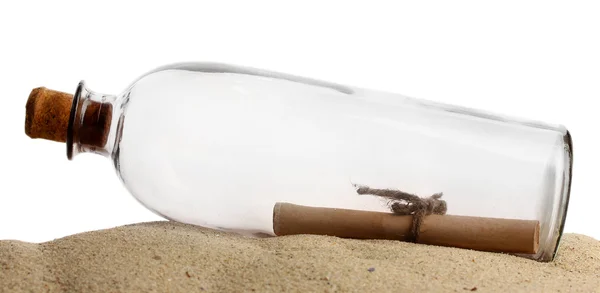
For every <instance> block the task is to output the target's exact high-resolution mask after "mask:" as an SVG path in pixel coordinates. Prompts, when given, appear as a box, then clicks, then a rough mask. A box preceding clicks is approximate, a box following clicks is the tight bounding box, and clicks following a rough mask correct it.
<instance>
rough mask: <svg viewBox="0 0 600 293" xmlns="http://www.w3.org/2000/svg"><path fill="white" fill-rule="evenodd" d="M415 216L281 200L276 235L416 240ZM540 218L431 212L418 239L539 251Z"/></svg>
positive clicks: (476, 247) (275, 211)
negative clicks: (300, 203) (311, 205)
mask: <svg viewBox="0 0 600 293" xmlns="http://www.w3.org/2000/svg"><path fill="white" fill-rule="evenodd" d="M412 218H413V216H411V215H409V216H399V215H395V214H393V213H383V212H372V211H360V210H348V209H337V208H324V207H309V206H302V205H296V204H291V203H276V204H275V207H274V209H273V230H274V232H275V235H277V236H284V235H297V234H313V235H329V236H336V237H341V238H354V239H387V240H400V241H409V240H410V239H412V235H411V231H410V229H411V225H412V220H413V219H412ZM539 231H540V224H539V221H535V220H517V219H501V218H482V217H468V216H455V215H430V216H426V217H425V218H424V219H423V223H422V224H421V228H420V235H419V238H418V239H417V240H416V242H417V243H421V244H429V245H437V246H449V247H457V248H465V249H473V250H479V251H489V252H503V253H522V254H535V253H537V251H538V248H539Z"/></svg>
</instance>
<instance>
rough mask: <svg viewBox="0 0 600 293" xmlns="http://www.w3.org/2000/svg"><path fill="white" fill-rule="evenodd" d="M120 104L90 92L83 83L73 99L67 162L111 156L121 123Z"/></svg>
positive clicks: (112, 97)
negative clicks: (81, 157) (78, 157)
mask: <svg viewBox="0 0 600 293" xmlns="http://www.w3.org/2000/svg"><path fill="white" fill-rule="evenodd" d="M121 118H122V111H121V107H120V101H119V100H118V98H117V97H116V96H114V95H106V94H102V93H96V92H93V91H91V90H89V89H88V88H87V87H86V85H85V83H84V82H83V81H82V82H80V83H79V86H78V87H77V91H76V92H75V95H74V96H73V104H72V106H71V113H70V117H69V125H68V129H67V141H66V143H67V158H68V159H69V160H72V159H73V158H74V157H75V156H76V155H78V154H81V153H95V154H100V155H102V156H105V157H110V156H112V153H113V150H114V149H115V143H116V142H117V140H118V136H119V135H118V132H119V131H118V128H119V126H118V125H119V124H121V122H122V119H121Z"/></svg>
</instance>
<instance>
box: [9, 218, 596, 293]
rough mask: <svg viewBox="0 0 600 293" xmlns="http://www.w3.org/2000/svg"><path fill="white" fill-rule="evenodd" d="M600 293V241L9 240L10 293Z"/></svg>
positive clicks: (169, 231)
mask: <svg viewBox="0 0 600 293" xmlns="http://www.w3.org/2000/svg"><path fill="white" fill-rule="evenodd" d="M470 291H477V292H600V241H597V240H595V239H592V238H589V237H586V236H582V235H576V234H567V235H565V237H564V240H563V243H562V245H561V249H560V251H559V256H558V258H557V259H556V260H555V261H554V262H552V263H538V262H535V261H531V260H527V259H522V258H518V257H514V256H508V255H502V254H494V253H484V252H477V251H469V250H462V249H454V248H445V247H433V246H426V245H417V244H411V243H404V242H398V241H380V240H378V241H364V240H362V241H361V240H352V239H340V238H334V237H326V236H310V235H306V236H305V235H302V236H286V237H277V238H262V239H249V238H244V237H242V236H238V235H235V234H228V233H224V232H217V231H212V230H208V229H202V228H198V227H194V226H189V225H184V224H179V223H174V222H152V223H142V224H136V225H128V226H123V227H117V228H113V229H108V230H101V231H93V232H87V233H82V234H77V235H72V236H69V237H65V238H62V239H57V240H54V241H51V242H47V243H42V244H32V243H25V242H20V241H0V292H103V293H106V292H470Z"/></svg>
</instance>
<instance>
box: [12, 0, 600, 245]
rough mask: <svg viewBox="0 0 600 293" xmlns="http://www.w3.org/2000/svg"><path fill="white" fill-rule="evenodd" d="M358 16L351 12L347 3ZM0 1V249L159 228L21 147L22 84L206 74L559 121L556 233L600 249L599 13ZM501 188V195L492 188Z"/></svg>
mask: <svg viewBox="0 0 600 293" xmlns="http://www.w3.org/2000/svg"><path fill="white" fill-rule="evenodd" d="M357 2H358V3H361V4H360V5H358V4H353V3H357ZM160 3H161V4H152V2H150V1H140V2H133V1H131V2H127V1H97V2H96V4H89V2H84V1H71V2H67V1H3V2H2V4H0V32H1V34H0V85H1V95H2V97H1V101H2V104H1V107H0V130H1V131H0V134H1V137H2V151H3V152H2V153H3V160H2V163H1V164H0V170H1V172H2V174H1V177H0V178H1V179H0V180H1V181H0V183H1V184H0V239H18V240H23V241H33V242H40V241H48V240H51V239H54V238H58V237H63V236H66V235H70V234H73V233H79V232H84V231H89V230H95V229H103V228H110V227H114V226H118V225H123V224H129V223H136V222H141V221H152V220H161V218H159V217H157V216H155V215H154V214H152V213H151V212H149V211H147V210H146V209H145V208H143V207H142V206H141V205H139V204H138V203H137V202H136V201H135V200H134V199H133V198H132V197H131V196H130V195H129V194H128V193H127V192H126V191H125V189H124V188H123V187H122V185H121V182H120V181H119V180H118V179H117V177H116V174H115V172H114V170H113V169H112V165H111V164H110V161H109V160H108V159H106V158H104V157H100V156H96V155H81V156H78V157H76V159H75V160H74V161H68V160H67V158H66V154H65V152H66V149H65V145H64V144H60V143H54V142H49V141H42V140H32V139H29V138H28V137H27V136H26V135H25V133H24V120H25V103H26V100H27V97H28V95H29V92H30V91H31V89H33V88H34V87H38V86H46V87H49V88H52V89H56V90H61V91H67V92H71V93H72V92H73V91H74V90H75V87H76V86H77V83H78V82H79V81H80V80H82V79H83V80H86V82H87V83H88V86H89V87H90V88H92V89H93V90H96V91H100V92H104V93H112V94H117V93H119V92H120V91H121V90H123V89H124V87H126V86H127V85H129V83H130V82H131V81H133V79H135V78H137V77H138V76H139V75H141V74H143V73H145V72H146V71H147V70H150V69H153V68H155V67H157V66H160V65H163V64H167V63H172V62H179V61H216V62H225V63H232V64H238V65H246V66H252V67H259V68H265V69H270V70H275V71H280V72H287V73H292V74H296V75H303V76H308V77H313V78H317V79H323V80H327V81H333V82H337V83H342V84H346V85H354V86H360V87H365V88H372V89H377V90H384V91H390V92H396V93H400V94H404V95H407V96H411V97H415V98H422V99H429V100H434V101H439V102H444V103H451V104H457V105H461V106H467V107H474V108H479V109H484V110H491V111H494V112H498V113H503V114H509V115H516V116H520V117H525V118H530V119H536V120H542V121H546V122H551V123H559V124H564V125H566V126H567V127H568V129H569V130H570V131H571V133H572V135H573V139H574V157H575V166H574V178H573V187H572V194H571V196H572V201H571V205H570V210H569V213H568V218H567V225H566V232H576V233H582V234H586V235H589V236H593V237H595V238H597V239H600V225H598V223H600V212H599V211H598V206H600V195H599V191H598V190H599V189H600V188H599V187H598V184H599V183H600V177H599V172H598V169H599V167H598V166H599V165H600V155H599V152H600V140H599V138H598V137H599V135H598V133H599V132H598V128H599V127H600V117H599V116H598V114H597V113H598V107H597V105H596V101H597V100H598V98H599V97H600V17H599V15H600V5H599V4H598V3H600V2H594V1H588V2H585V1H561V2H555V1H494V3H492V2H491V1H438V2H432V1H410V2H409V1H407V2H399V1H389V2H377V1H360V2H359V1H356V2H350V1H301V2H296V3H297V4H290V3H291V2H284V1H272V2H265V1H239V2H230V1H218V2H217V1H210V2H208V1H206V2H203V1H189V2H187V3H184V2H178V1H160ZM506 184H510V182H506Z"/></svg>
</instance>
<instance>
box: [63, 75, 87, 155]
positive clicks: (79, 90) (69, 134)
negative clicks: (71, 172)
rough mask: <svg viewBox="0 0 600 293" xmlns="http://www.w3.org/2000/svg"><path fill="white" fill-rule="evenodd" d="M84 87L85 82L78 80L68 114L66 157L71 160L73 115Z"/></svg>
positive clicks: (74, 115)
mask: <svg viewBox="0 0 600 293" xmlns="http://www.w3.org/2000/svg"><path fill="white" fill-rule="evenodd" d="M84 88H85V82H84V81H80V82H79V84H78V85H77V89H76V90H75V94H74V95H73V102H72V104H71V113H70V114H69V124H68V126H67V141H66V143H67V159H69V160H72V159H73V157H74V153H73V137H74V133H73V132H74V131H73V130H74V128H75V127H74V125H75V117H76V114H77V108H78V105H79V100H80V98H81V93H82V92H83V89H84Z"/></svg>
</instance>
